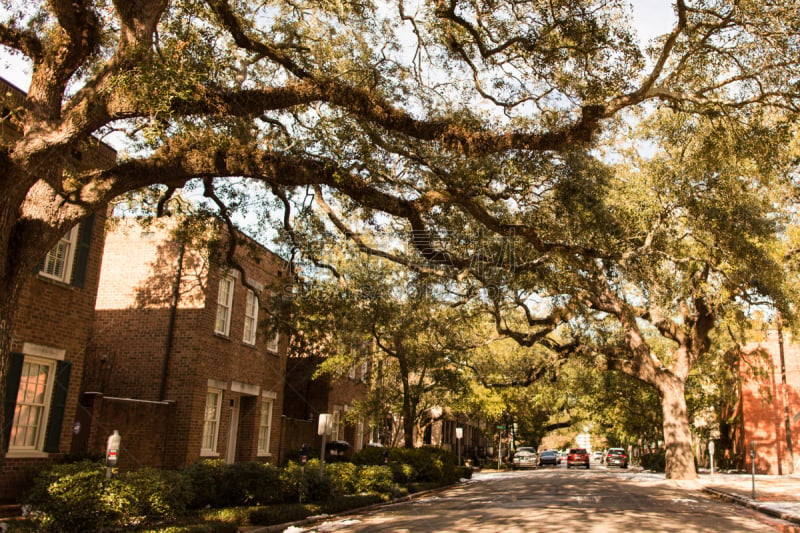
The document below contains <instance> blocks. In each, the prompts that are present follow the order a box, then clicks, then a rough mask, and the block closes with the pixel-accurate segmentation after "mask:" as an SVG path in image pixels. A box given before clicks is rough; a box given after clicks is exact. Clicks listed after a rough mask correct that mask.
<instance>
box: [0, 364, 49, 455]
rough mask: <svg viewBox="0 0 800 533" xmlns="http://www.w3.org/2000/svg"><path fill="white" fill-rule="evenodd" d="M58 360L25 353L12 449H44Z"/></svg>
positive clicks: (13, 425) (11, 442)
mask: <svg viewBox="0 0 800 533" xmlns="http://www.w3.org/2000/svg"><path fill="white" fill-rule="evenodd" d="M55 369H56V362H55V361H53V360H49V359H39V358H36V357H29V356H25V359H24V361H23V363H22V374H21V375H20V381H19V389H18V391H17V404H16V407H15V408H14V421H13V424H12V426H11V437H10V438H9V441H8V450H9V451H10V452H11V451H42V450H43V448H44V437H45V431H46V426H47V418H48V413H49V411H50V399H51V398H52V396H53V395H52V389H53V380H54V376H55Z"/></svg>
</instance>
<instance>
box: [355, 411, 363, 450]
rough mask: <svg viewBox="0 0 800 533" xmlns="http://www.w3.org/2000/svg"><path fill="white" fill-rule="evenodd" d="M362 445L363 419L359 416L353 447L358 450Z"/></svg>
mask: <svg viewBox="0 0 800 533" xmlns="http://www.w3.org/2000/svg"><path fill="white" fill-rule="evenodd" d="M363 447H364V419H363V418H360V419H359V420H358V424H356V441H355V442H354V443H353V449H354V450H355V451H359V450H360V449H361V448H363Z"/></svg>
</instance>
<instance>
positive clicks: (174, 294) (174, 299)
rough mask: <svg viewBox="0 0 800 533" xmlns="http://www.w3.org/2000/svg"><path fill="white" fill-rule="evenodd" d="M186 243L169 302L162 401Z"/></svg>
mask: <svg viewBox="0 0 800 533" xmlns="http://www.w3.org/2000/svg"><path fill="white" fill-rule="evenodd" d="M185 250H186V244H184V243H183V242H182V243H180V247H179V248H178V265H177V269H176V271H175V280H174V281H173V283H172V299H171V301H170V304H169V323H168V325H167V341H166V346H165V348H164V363H163V365H162V367H161V390H160V392H159V394H158V399H159V400H161V401H162V402H163V401H165V400H166V399H167V398H166V396H167V374H168V373H169V360H170V357H171V356H172V340H173V337H174V336H175V318H176V315H177V314H178V301H179V300H180V297H181V277H183V254H184V251H185Z"/></svg>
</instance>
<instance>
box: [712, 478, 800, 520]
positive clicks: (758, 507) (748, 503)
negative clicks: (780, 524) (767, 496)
mask: <svg viewBox="0 0 800 533" xmlns="http://www.w3.org/2000/svg"><path fill="white" fill-rule="evenodd" d="M703 492H705V493H708V494H711V495H712V496H715V497H717V498H719V499H721V500H724V501H727V502H730V503H735V504H737V505H741V506H744V507H749V508H750V509H753V510H755V511H758V512H759V513H763V514H766V515H770V516H772V517H774V518H780V519H781V520H786V521H787V522H792V523H794V524H799V525H800V516H798V515H795V514H791V513H786V512H783V511H780V510H778V509H773V508H772V507H769V506H768V505H765V503H763V502H759V501H756V500H751V499H750V498H745V497H744V496H739V495H738V494H731V493H730V492H725V491H722V490H719V489H714V488H711V487H704V488H703Z"/></svg>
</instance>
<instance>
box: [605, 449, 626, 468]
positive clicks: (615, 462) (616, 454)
mask: <svg viewBox="0 0 800 533" xmlns="http://www.w3.org/2000/svg"><path fill="white" fill-rule="evenodd" d="M606 466H618V467H620V468H628V454H627V453H625V450H624V449H623V448H610V449H609V450H608V454H607V455H606Z"/></svg>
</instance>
